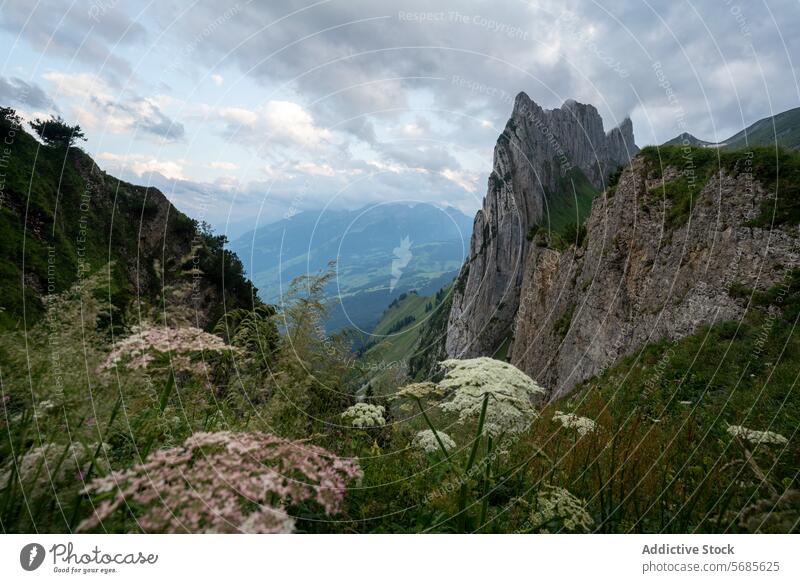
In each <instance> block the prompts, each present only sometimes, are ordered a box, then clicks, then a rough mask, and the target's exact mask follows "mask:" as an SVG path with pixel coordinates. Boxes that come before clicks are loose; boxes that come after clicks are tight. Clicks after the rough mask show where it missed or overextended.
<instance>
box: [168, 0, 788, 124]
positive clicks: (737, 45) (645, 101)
mask: <svg viewBox="0 0 800 583" xmlns="http://www.w3.org/2000/svg"><path fill="white" fill-rule="evenodd" d="M304 6H308V4H307V3H306V2H305V1H301V0H298V1H296V2H291V3H288V4H287V3H281V4H270V5H269V6H265V5H264V4H261V3H251V4H248V5H246V6H243V7H242V9H241V11H240V12H239V13H238V14H236V15H235V16H234V17H233V18H231V19H230V21H229V22H226V23H225V25H224V26H221V27H219V29H218V30H216V31H215V33H214V35H212V36H210V37H209V38H208V39H207V41H208V42H207V43H204V46H203V48H202V50H201V51H198V52H199V53H201V54H199V55H198V56H199V57H201V58H206V59H207V60H208V62H209V63H212V62H216V60H217V59H218V58H219V57H220V56H222V55H227V54H229V58H230V59H231V60H232V61H234V62H236V63H238V64H239V66H240V68H241V69H242V70H244V71H248V72H249V74H251V75H252V76H254V77H255V78H257V79H261V80H264V81H265V82H269V83H276V82H277V83H290V84H292V85H294V86H295V87H297V89H298V90H299V91H300V92H301V93H302V94H304V95H307V96H308V97H309V98H311V99H313V100H318V102H317V103H316V104H315V109H314V113H315V115H317V116H320V117H324V120H325V122H326V123H336V121H339V120H341V119H347V118H350V117H353V116H355V115H361V114H366V113H369V112H372V111H375V110H380V109H386V108H392V107H397V108H400V109H403V108H410V107H413V105H411V104H412V101H411V100H410V99H409V96H410V95H411V94H412V93H413V92H415V91H428V92H429V93H430V94H431V95H432V98H433V100H434V101H435V103H436V104H437V106H438V107H442V108H444V109H449V110H453V111H460V112H468V113H475V112H483V114H484V115H486V114H489V115H494V116H502V115H507V114H508V111H509V110H510V103H509V101H508V99H507V97H506V96H507V95H511V96H513V95H515V94H516V93H517V92H518V91H521V90H524V91H526V92H527V93H528V94H529V95H531V96H532V97H533V98H534V99H535V100H536V101H537V102H539V103H541V104H542V105H543V106H545V107H554V106H558V105H560V104H561V103H563V101H564V100H565V99H566V98H569V97H573V98H576V99H578V100H581V101H589V102H592V103H594V104H595V105H596V106H597V107H598V109H599V110H600V111H601V113H602V114H603V116H604V118H605V120H606V125H607V129H610V128H611V127H613V126H615V125H617V124H618V123H619V122H620V121H621V120H622V119H623V118H624V117H625V116H626V115H629V114H631V113H632V112H634V111H637V110H638V111H640V112H645V111H648V110H653V111H655V110H656V108H660V107H662V106H664V105H665V104H666V103H667V101H666V97H665V92H664V89H663V87H661V86H660V85H659V80H658V79H657V77H656V75H655V73H654V71H653V62H654V61H659V62H660V63H661V66H662V69H663V71H664V72H665V73H666V75H667V77H668V78H669V79H670V81H671V83H672V84H673V87H674V88H675V90H676V91H677V93H678V94H679V97H680V99H681V100H682V101H683V102H684V103H686V104H687V105H691V106H692V107H693V109H692V110H690V111H688V112H687V116H688V119H687V124H688V125H689V126H690V127H691V128H696V129H695V131H697V132H708V131H713V129H714V128H715V127H716V128H717V129H718V131H720V132H725V131H730V130H734V129H737V128H740V127H741V126H742V125H743V119H742V118H746V119H745V120H744V121H745V122H746V123H749V122H752V121H753V119H752V118H753V117H760V116H762V115H768V114H769V108H770V104H772V107H773V108H774V109H775V110H781V109H787V108H789V107H792V106H795V105H796V104H797V102H798V90H797V84H795V83H794V82H793V81H791V77H792V75H793V74H794V72H795V71H796V66H795V64H794V63H793V62H792V60H791V57H792V56H793V54H796V47H797V44H798V29H797V27H795V26H793V25H792V24H791V23H792V22H793V20H792V18H789V17H794V18H795V19H796V17H797V16H798V14H797V13H798V5H797V3H796V2H792V1H791V0H775V1H768V2H758V3H756V2H754V3H744V2H743V3H741V5H736V4H735V3H731V4H730V5H728V4H725V3H724V4H723V5H717V4H707V3H688V2H686V3H683V2H682V3H675V2H666V1H655V2H650V3H630V2H623V1H621V0H617V1H610V2H604V3H603V4H602V5H600V4H597V3H594V2H580V1H577V0H572V1H567V2H555V1H552V2H547V1H545V2H537V3H535V4H529V3H525V2H502V3H497V2H494V3H488V2H481V1H471V2H465V1H458V2H456V1H450V0H447V1H440V2H436V3H434V4H432V3H430V2H423V1H415V0H410V1H409V0H402V1H399V2H394V1H390V2H381V3H375V2H367V1H354V2H331V3H326V4H323V5H321V6H316V7H312V8H308V9H306V10H302V12H300V13H299V14H296V15H294V16H288V17H286V16H287V15H288V14H289V13H291V12H292V11H293V10H301V9H302V8H303V7H304ZM220 10H221V8H220V7H219V6H218V3H216V2H211V1H210V0H201V1H200V2H199V3H198V4H197V6H196V8H195V9H194V10H193V11H192V14H191V15H189V16H188V17H187V18H186V19H183V20H181V21H179V28H180V29H181V30H182V33H181V34H183V35H184V36H187V37H188V36H190V35H191V34H193V32H194V31H196V30H197V29H198V27H201V26H203V24H204V23H207V22H209V21H212V20H213V19H214V17H215V15H218V13H219V11H220ZM770 11H771V12H772V13H773V14H776V15H777V17H776V19H777V28H776V24H775V23H773V22H772V20H771V17H770V14H769V13H770ZM283 17H286V18H285V19H284V20H281V21H280V22H279V23H278V24H275V25H273V26H270V24H271V23H273V22H276V21H277V20H278V19H280V18H283ZM514 29H516V32H513V31H514ZM778 32H780V34H778ZM781 37H782V38H783V39H784V40H785V41H786V43H787V47H786V48H785V47H784V46H783V45H782V40H781ZM243 39H248V40H246V41H244V42H243ZM787 48H788V49H789V50H788V54H787V50H786V49H787ZM793 48H794V49H795V50H794V51H792V49H793ZM753 52H755V53H756V54H757V55H758V59H759V61H761V62H762V64H766V65H768V67H769V69H770V72H767V73H766V75H765V78H764V79H763V80H761V81H762V82H761V88H760V89H759V88H758V87H753V86H752V85H751V84H750V83H749V81H748V80H747V79H746V78H744V77H743V76H742V75H741V73H738V74H737V75H738V77H735V78H734V79H733V83H732V84H731V87H729V88H727V90H725V89H720V88H719V87H718V86H717V85H715V84H713V83H712V82H711V75H712V74H713V72H714V70H715V69H716V68H718V67H719V66H720V65H723V66H724V64H725V63H726V62H731V61H736V60H740V59H744V60H746V61H747V62H750V63H751V64H752V65H753V67H752V73H751V74H752V75H755V76H758V75H759V71H758V70H757V68H756V66H755V60H754V58H753ZM418 77H430V79H425V80H420V79H418ZM454 77H458V78H460V79H466V80H469V81H471V82H473V83H474V84H475V85H476V86H477V87H478V88H477V89H469V88H465V87H463V86H460V85H459V84H458V83H454V82H453V81H452V79H453V78H454ZM387 79H391V80H387ZM744 85H746V86H747V91H744ZM481 86H482V88H480V87H481ZM737 86H742V87H741V89H742V91H741V92H740V94H739V95H738V96H737V95H736V93H737V92H736V89H737ZM705 94H710V95H709V97H708V101H707V102H706V95H705ZM698 104H699V105H700V107H698ZM637 121H639V122H640V123H644V124H645V127H641V128H638V129H639V130H640V132H639V133H640V134H641V135H642V136H643V137H644V136H648V134H652V133H656V134H658V135H657V137H658V138H660V139H666V138H668V137H671V136H670V135H667V134H668V133H677V132H676V131H677V129H678V127H677V124H676V123H673V124H671V125H670V124H668V123H666V121H665V120H663V119H661V120H656V121H657V123H654V125H653V126H652V127H648V126H647V122H646V119H645V117H644V113H641V114H640V116H639V118H638V120H637Z"/></svg>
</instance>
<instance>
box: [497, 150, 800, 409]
mask: <svg viewBox="0 0 800 583" xmlns="http://www.w3.org/2000/svg"><path fill="white" fill-rule="evenodd" d="M743 162H746V154H743ZM740 170H741V169H740ZM656 175H658V176H656ZM685 179H686V173H685V172H682V171H679V170H678V169H676V168H674V167H671V168H667V169H666V170H664V171H663V173H662V172H661V171H660V170H656V171H654V170H653V165H652V164H650V163H649V162H648V160H647V159H646V157H645V156H638V157H637V158H635V159H634V160H633V162H632V163H631V165H630V166H629V167H628V168H627V169H626V170H625V171H624V172H623V174H622V176H621V177H620V181H619V184H618V185H617V187H616V188H615V189H612V190H610V191H608V192H607V193H604V194H602V195H600V196H599V197H598V198H597V199H596V200H595V202H594V205H593V208H592V212H591V215H590V216H589V218H588V220H587V222H586V236H585V239H584V241H585V243H584V246H582V247H576V246H574V245H573V246H571V247H569V248H568V249H566V250H564V251H557V250H553V249H549V248H547V247H545V246H539V244H540V243H542V242H541V241H538V240H535V241H534V245H533V247H532V250H531V252H530V254H529V256H528V258H527V262H526V264H525V268H524V270H523V272H524V277H523V283H522V290H521V299H520V303H519V309H518V310H517V312H516V316H515V322H514V342H513V346H512V348H511V351H510V360H511V362H512V363H513V364H514V365H516V366H517V367H519V368H521V369H522V370H524V371H525V372H527V373H528V374H530V375H531V376H532V377H533V378H534V379H536V380H537V381H538V382H539V383H540V384H542V385H543V386H546V387H548V389H549V390H550V397H551V398H555V397H558V396H560V395H563V394H565V393H568V392H569V391H570V390H571V389H572V388H573V387H574V386H575V384H576V383H579V382H581V381H583V380H585V379H587V378H589V377H591V376H592V375H594V374H597V373H598V372H600V371H601V370H602V369H603V368H604V367H606V366H608V365H610V364H611V363H613V362H614V361H615V360H617V359H618V358H619V357H621V356H623V355H625V354H629V353H631V352H633V351H635V350H636V349H637V348H639V347H641V346H644V345H645V344H647V343H649V342H654V341H657V340H661V339H663V338H668V339H678V338H681V337H684V336H686V335H688V334H691V333H693V332H695V331H697V329H698V328H699V327H700V326H702V325H706V324H713V323H715V322H722V321H730V320H737V319H739V318H741V317H742V315H743V314H744V312H745V310H746V307H747V298H746V297H745V298H740V297H736V294H732V293H731V286H738V287H739V288H740V289H744V288H749V289H757V290H765V289H768V288H769V287H771V286H776V285H780V282H781V281H783V280H785V278H787V277H788V273H789V270H790V269H793V268H797V267H798V265H799V264H798V251H800V247H799V245H798V244H799V243H800V239H799V238H798V235H799V234H800V233H798V227H797V226H796V225H791V224H784V225H780V226H777V227H772V228H766V227H765V228H761V227H758V226H754V225H756V224H758V222H757V221H753V219H754V218H756V217H757V215H758V214H759V212H760V209H761V208H762V203H763V202H764V201H766V200H767V199H768V197H770V193H769V192H768V191H767V189H766V188H765V187H764V186H763V184H762V183H760V182H759V181H758V180H757V179H754V177H753V176H752V175H751V173H750V172H748V171H732V170H731V169H730V168H727V169H726V168H720V169H717V170H716V171H715V172H712V173H711V174H710V178H708V180H707V181H706V182H705V184H704V185H701V184H698V186H697V193H696V194H695V196H694V197H693V200H692V204H691V207H689V208H686V209H684V210H683V211H681V210H680V209H679V208H677V207H676V204H678V202H677V200H676V199H675V198H674V197H672V198H671V197H669V196H665V195H664V193H665V192H669V189H670V188H671V185H672V187H673V188H675V189H680V188H682V187H683V186H685V184H684V185H683V186H682V185H681V184H679V183H677V182H676V181H681V180H684V181H685Z"/></svg>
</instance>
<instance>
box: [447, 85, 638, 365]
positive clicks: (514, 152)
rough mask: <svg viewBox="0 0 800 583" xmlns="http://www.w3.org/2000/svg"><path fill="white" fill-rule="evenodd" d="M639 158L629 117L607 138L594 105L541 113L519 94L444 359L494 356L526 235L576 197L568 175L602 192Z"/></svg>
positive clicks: (519, 277) (505, 330) (460, 284)
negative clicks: (619, 170)
mask: <svg viewBox="0 0 800 583" xmlns="http://www.w3.org/2000/svg"><path fill="white" fill-rule="evenodd" d="M636 152H638V148H637V147H636V145H635V144H634V139H633V126H632V124H631V122H630V120H629V119H626V120H625V121H624V122H623V123H622V124H621V125H620V126H619V127H618V128H615V129H613V130H611V131H610V132H609V133H607V134H606V133H605V132H604V131H603V121H602V119H601V118H600V115H599V114H598V112H597V110H596V109H595V108H594V107H593V106H591V105H584V104H580V103H577V102H575V101H572V100H570V101H567V102H566V103H564V105H562V106H561V107H560V108H557V109H553V110H545V109H542V108H541V107H539V106H538V105H537V104H536V103H534V102H533V101H531V99H530V98H529V97H528V96H527V95H526V94H524V93H520V94H519V95H518V96H517V98H516V100H515V103H514V109H513V112H512V114H511V118H510V119H509V121H508V123H507V124H506V127H505V130H504V131H503V133H502V134H501V135H500V137H499V139H498V140H497V145H496V146H495V150H494V166H493V170H492V173H491V175H490V176H489V186H488V192H487V194H486V197H485V198H484V202H483V209H482V210H480V211H478V213H477V215H476V216H475V221H474V227H473V230H472V240H471V244H470V252H469V257H468V259H467V261H466V262H465V264H464V266H463V267H462V269H461V272H460V274H459V277H458V279H457V282H456V285H455V289H454V293H453V307H452V310H451V312H450V318H449V321H448V327H447V339H446V352H447V354H448V355H449V356H451V357H465V358H466V357H474V356H479V355H485V354H492V353H493V352H494V351H495V350H496V349H497V348H498V347H499V346H500V344H502V342H503V340H504V339H505V338H506V337H507V336H508V334H509V331H510V328H511V324H512V322H513V319H514V316H515V314H516V313H517V308H518V305H519V297H520V296H519V293H520V287H521V285H522V283H523V275H524V269H523V268H524V266H525V265H526V264H527V263H528V254H529V249H530V247H531V244H530V241H528V238H529V237H528V233H529V231H530V229H531V227H532V226H534V225H537V224H540V223H544V224H546V223H547V221H548V217H549V215H550V214H551V213H552V212H553V208H554V205H557V204H558V201H559V200H560V199H566V200H568V201H569V200H570V199H571V198H573V195H574V194H575V193H573V192H572V189H571V188H569V186H566V187H565V180H564V179H565V177H567V176H575V175H579V176H580V177H581V179H582V180H584V181H586V180H588V183H589V184H590V185H591V186H592V187H594V188H595V189H597V190H600V189H602V188H603V185H604V182H605V180H606V178H607V176H608V174H609V173H610V172H611V171H613V170H616V169H617V167H619V166H620V165H622V164H625V163H627V162H628V161H629V160H630V159H631V157H632V156H633V155H635V154H636ZM566 184H567V185H569V184H570V181H569V180H567V181H566ZM573 186H574V184H573ZM564 190H568V192H564Z"/></svg>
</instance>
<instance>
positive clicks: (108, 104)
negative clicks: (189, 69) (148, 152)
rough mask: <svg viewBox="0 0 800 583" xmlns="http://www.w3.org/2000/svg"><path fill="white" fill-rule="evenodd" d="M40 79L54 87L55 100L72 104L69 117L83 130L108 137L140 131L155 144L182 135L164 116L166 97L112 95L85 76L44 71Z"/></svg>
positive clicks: (178, 125)
mask: <svg viewBox="0 0 800 583" xmlns="http://www.w3.org/2000/svg"><path fill="white" fill-rule="evenodd" d="M43 77H44V79H45V80H47V81H49V82H51V83H53V84H54V85H55V92H56V99H57V100H58V99H59V98H61V100H66V101H68V102H69V101H72V102H73V108H72V109H73V115H74V116H75V117H76V118H77V121H78V123H79V124H81V126H82V127H83V129H84V130H96V131H102V132H108V133H112V134H134V133H139V132H141V133H142V134H144V135H146V136H151V137H154V138H155V139H156V141H158V142H173V141H178V140H181V139H182V138H183V136H184V127H183V124H181V123H179V122H177V121H174V120H172V119H170V118H169V117H167V116H166V115H165V114H164V113H163V111H162V105H163V104H165V103H169V101H170V98H168V97H166V96H161V95H155V96H153V97H138V96H126V95H123V94H121V93H117V94H116V95H115V94H114V93H115V92H114V91H113V90H112V89H111V87H110V86H109V85H108V83H107V82H106V81H105V80H104V79H102V78H101V77H99V76H97V75H92V74H88V73H77V74H69V73H58V72H54V71H51V72H48V73H45V74H44V75H43Z"/></svg>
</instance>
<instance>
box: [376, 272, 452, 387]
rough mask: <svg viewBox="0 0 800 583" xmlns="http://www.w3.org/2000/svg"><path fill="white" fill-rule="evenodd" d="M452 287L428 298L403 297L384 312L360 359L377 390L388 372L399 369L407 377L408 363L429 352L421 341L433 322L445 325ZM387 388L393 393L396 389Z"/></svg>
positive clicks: (413, 294) (419, 296) (409, 294)
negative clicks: (440, 321)
mask: <svg viewBox="0 0 800 583" xmlns="http://www.w3.org/2000/svg"><path fill="white" fill-rule="evenodd" d="M451 285H452V284H449V285H446V286H445V287H443V288H441V289H440V290H439V291H438V292H436V293H435V294H432V295H430V296H424V295H420V294H418V293H414V292H412V293H407V294H403V295H402V296H401V297H399V298H397V299H396V300H394V301H393V302H392V303H391V304H390V305H389V307H388V308H387V309H386V310H384V312H383V314H382V317H381V320H380V322H379V323H378V325H377V326H376V327H375V329H374V330H373V331H372V335H371V337H370V338H369V341H368V343H367V345H366V348H365V350H364V351H363V353H362V355H361V357H360V360H361V362H362V363H363V366H364V368H365V369H367V370H371V371H374V373H375V374H373V375H371V376H372V377H373V378H374V381H373V382H374V383H375V384H376V386H378V387H380V386H382V383H381V381H382V380H383V377H386V376H387V375H386V374H385V373H386V372H387V371H394V370H397V369H401V370H402V371H403V373H406V371H408V370H409V367H410V363H411V362H413V361H414V360H415V359H418V358H420V356H421V355H422V354H423V353H426V352H428V351H429V350H430V347H428V346H426V344H425V343H422V342H421V341H420V340H421V338H422V337H423V336H425V335H426V334H427V333H428V332H429V330H430V329H431V328H432V327H435V326H434V324H433V323H434V322H437V321H439V320H441V319H444V321H445V322H446V320H447V317H448V315H449V312H450V303H449V301H448V300H449V298H450V288H451ZM387 388H388V389H389V390H390V391H391V392H393V391H394V389H396V386H388V387H387Z"/></svg>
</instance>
